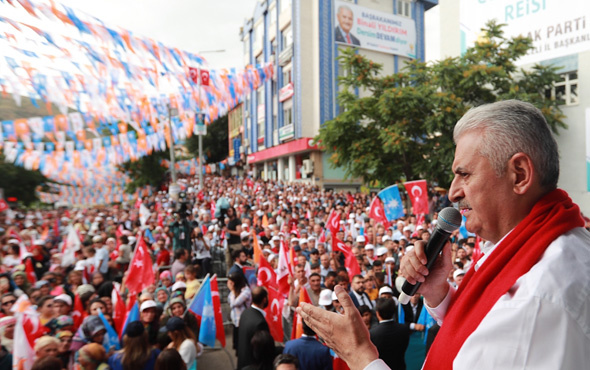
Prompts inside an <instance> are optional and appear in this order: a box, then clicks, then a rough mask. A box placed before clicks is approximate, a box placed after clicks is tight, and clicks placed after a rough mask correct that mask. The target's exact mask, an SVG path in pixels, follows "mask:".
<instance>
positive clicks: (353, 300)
mask: <svg viewBox="0 0 590 370" xmlns="http://www.w3.org/2000/svg"><path fill="white" fill-rule="evenodd" d="M348 295H349V296H350V299H352V303H354V307H356V308H359V307H360V306H362V304H361V302H359V301H358V299H356V295H354V293H353V292H352V289H351V290H350V293H348ZM363 296H364V297H365V300H366V303H365V304H366V305H367V306H369V308H370V309H372V310H373V309H375V307H374V305H373V303H369V302H371V299H370V298H369V295H368V294H367V293H365V292H363Z"/></svg>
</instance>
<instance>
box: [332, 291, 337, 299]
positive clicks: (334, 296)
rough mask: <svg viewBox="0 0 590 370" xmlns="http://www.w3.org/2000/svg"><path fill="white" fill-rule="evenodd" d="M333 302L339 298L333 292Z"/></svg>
mask: <svg viewBox="0 0 590 370" xmlns="http://www.w3.org/2000/svg"><path fill="white" fill-rule="evenodd" d="M332 300H333V301H337V300H338V296H337V295H336V292H332Z"/></svg>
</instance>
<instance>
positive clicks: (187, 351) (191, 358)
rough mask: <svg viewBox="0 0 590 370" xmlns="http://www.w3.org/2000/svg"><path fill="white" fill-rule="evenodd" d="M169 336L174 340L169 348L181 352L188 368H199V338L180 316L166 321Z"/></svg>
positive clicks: (190, 369)
mask: <svg viewBox="0 0 590 370" xmlns="http://www.w3.org/2000/svg"><path fill="white" fill-rule="evenodd" d="M166 329H167V330H168V336H169V337H170V339H172V342H170V344H169V345H168V348H174V349H175V350H177V351H178V353H180V357H182V360H183V361H184V363H185V364H186V367H187V369H189V370H196V369H197V340H196V338H195V336H194V334H193V332H192V331H191V330H190V329H189V328H188V327H187V326H186V323H185V322H184V320H183V319H181V318H180V317H172V318H170V320H168V322H167V323H166Z"/></svg>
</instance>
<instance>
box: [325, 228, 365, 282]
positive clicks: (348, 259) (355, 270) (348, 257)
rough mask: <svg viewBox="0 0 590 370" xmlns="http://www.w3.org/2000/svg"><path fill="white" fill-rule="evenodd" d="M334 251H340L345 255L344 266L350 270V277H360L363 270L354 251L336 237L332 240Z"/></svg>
mask: <svg viewBox="0 0 590 370" xmlns="http://www.w3.org/2000/svg"><path fill="white" fill-rule="evenodd" d="M332 250H333V251H334V252H336V251H340V252H342V253H344V266H345V267H346V270H348V275H349V276H350V277H351V278H352V277H353V276H355V275H360V273H361V268H360V266H359V263H358V261H357V260H356V257H355V256H354V254H353V253H352V250H351V249H350V248H348V247H347V246H346V244H344V242H343V241H342V240H339V239H338V238H336V237H334V238H332Z"/></svg>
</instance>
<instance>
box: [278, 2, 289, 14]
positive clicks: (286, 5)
mask: <svg viewBox="0 0 590 370" xmlns="http://www.w3.org/2000/svg"><path fill="white" fill-rule="evenodd" d="M280 4H281V13H282V12H284V11H290V10H291V0H280Z"/></svg>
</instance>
